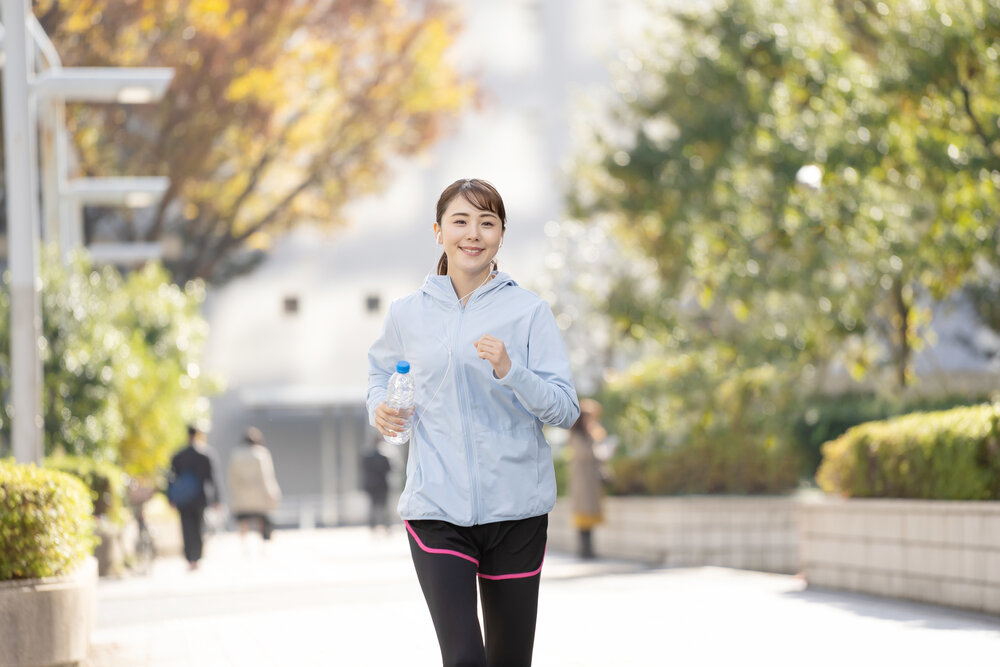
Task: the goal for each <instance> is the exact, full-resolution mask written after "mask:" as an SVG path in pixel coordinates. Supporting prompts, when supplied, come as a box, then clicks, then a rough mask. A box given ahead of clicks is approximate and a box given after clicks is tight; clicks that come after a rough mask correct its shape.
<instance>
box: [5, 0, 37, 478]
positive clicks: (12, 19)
mask: <svg viewBox="0 0 1000 667" xmlns="http://www.w3.org/2000/svg"><path fill="white" fill-rule="evenodd" d="M0 1H2V4H0V8H2V10H3V13H2V20H3V23H4V28H5V29H6V34H5V35H4V42H3V46H4V55H5V61H4V66H3V93H4V94H3V120H4V124H3V125H4V166H5V174H6V183H5V186H6V197H7V234H8V237H9V243H8V246H7V247H8V250H7V258H8V264H9V266H10V283H11V285H10V287H11V293H10V301H11V312H10V318H11V321H10V332H11V334H10V363H11V368H10V375H11V403H12V407H13V415H12V424H11V442H12V444H13V453H14V458H15V459H16V460H18V461H22V462H29V461H35V462H39V461H41V458H42V416H41V413H42V410H41V397H42V391H41V377H42V373H41V359H40V356H39V349H38V343H39V337H40V333H41V317H40V304H41V298H40V293H39V283H40V280H39V275H38V265H39V259H38V256H39V249H38V217H37V215H38V208H37V202H36V193H37V190H36V189H35V188H36V185H37V175H36V172H37V167H38V164H37V160H36V159H35V155H36V153H35V134H36V124H35V119H34V113H35V109H34V104H33V100H32V99H31V95H30V90H29V87H28V77H29V73H30V72H31V71H32V69H31V63H32V53H33V51H34V49H33V48H32V49H29V48H28V41H27V36H26V30H25V22H26V20H27V18H28V14H29V8H28V0H0Z"/></svg>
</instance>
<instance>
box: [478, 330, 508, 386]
mask: <svg viewBox="0 0 1000 667" xmlns="http://www.w3.org/2000/svg"><path fill="white" fill-rule="evenodd" d="M473 345H475V346H476V351H477V352H479V358H480V359H485V360H486V361H488V362H490V364H491V365H492V366H493V372H494V373H496V376H497V377H498V378H502V377H503V376H505V375H507V373H508V372H509V371H510V357H508V356H507V346H506V345H504V344H503V341H502V340H499V339H497V338H494V337H493V336H491V335H489V334H486V335H485V336H483V337H482V338H480V339H479V340H477V341H476V342H475V343H473Z"/></svg>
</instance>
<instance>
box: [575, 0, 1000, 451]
mask: <svg viewBox="0 0 1000 667" xmlns="http://www.w3.org/2000/svg"><path fill="white" fill-rule="evenodd" d="M673 19H674V20H672V21H669V22H666V23H664V25H668V26H669V27H668V28H665V29H664V32H663V33H661V34H652V35H651V39H650V40H649V41H648V43H646V44H645V45H641V46H639V47H637V49H636V51H635V52H634V53H629V54H625V55H624V57H623V58H624V62H623V65H624V66H625V67H624V68H623V69H625V70H626V72H625V74H624V75H623V76H622V77H620V81H619V83H618V86H617V90H618V91H619V92H620V93H621V99H620V101H619V103H618V104H617V106H616V107H615V109H614V117H613V119H612V120H611V122H609V123H607V128H606V130H605V131H602V132H600V133H599V134H598V136H596V137H595V139H594V142H593V144H592V145H591V146H588V147H586V148H585V149H584V150H583V151H582V152H581V156H580V160H579V163H578V169H577V172H576V178H575V179H574V180H573V182H574V190H573V192H572V193H571V196H570V202H571V206H572V209H573V212H574V214H575V215H576V216H577V217H580V218H583V219H591V218H594V217H607V218H610V219H611V220H612V221H613V224H614V226H615V230H616V233H617V234H618V236H619V237H620V238H621V239H622V240H623V242H624V243H626V244H627V245H628V246H629V247H631V248H632V249H634V250H635V251H637V252H639V253H641V254H643V255H645V256H646V257H648V258H650V259H652V260H653V261H654V264H655V267H656V269H655V277H656V279H657V281H658V290H657V295H658V298H656V299H652V300H650V299H648V298H646V297H636V296H634V292H633V291H631V290H627V289H626V290H618V291H617V292H616V298H615V299H614V300H612V301H609V304H608V307H609V312H610V313H611V315H612V317H613V318H616V320H617V321H618V322H619V323H620V325H621V328H622V330H623V331H625V332H626V333H628V334H629V335H630V336H631V337H632V338H633V339H637V340H646V341H650V340H651V341H653V342H654V343H655V348H656V350H655V351H653V352H652V353H650V352H648V350H649V345H647V346H646V352H645V353H644V356H646V355H649V356H651V359H647V360H646V361H645V362H643V365H640V366H637V367H636V368H635V369H633V371H632V372H630V373H628V374H626V375H625V376H623V377H622V378H620V379H619V380H618V381H617V382H616V383H612V385H611V386H610V391H611V392H612V394H613V393H614V392H616V391H618V392H621V391H626V390H631V391H635V390H636V389H637V387H645V386H647V385H648V384H649V383H655V382H657V381H658V379H657V377H656V373H653V374H650V373H648V372H646V371H645V370H643V369H644V368H646V369H648V368H649V367H650V366H656V365H658V364H660V365H662V364H668V363H669V364H672V365H676V366H678V367H680V368H684V367H689V368H690V369H692V371H691V372H690V373H688V372H686V371H683V370H682V371H681V372H682V376H683V377H688V378H689V382H681V383H680V384H679V385H678V386H677V387H676V388H664V389H663V391H662V392H655V391H654V392H651V394H652V395H651V396H649V397H648V398H647V403H648V405H647V408H648V409H647V410H645V413H646V415H647V416H646V417H645V418H640V419H638V420H635V419H633V420H632V422H631V423H632V424H633V427H634V428H635V429H637V431H638V432H640V433H652V432H654V431H660V430H662V429H677V419H678V418H676V417H675V416H674V415H677V414H679V413H678V412H677V411H678V410H681V411H684V414H685V415H694V418H696V419H707V420H710V421H712V422H719V420H720V413H724V412H725V411H726V410H728V409H730V406H727V404H726V403H725V402H723V401H720V396H719V392H720V391H721V388H722V387H724V386H726V385H727V384H731V383H735V385H736V386H741V385H742V380H741V378H745V377H747V376H748V374H749V377H761V376H767V377H769V378H770V380H769V381H771V382H774V383H776V385H777V386H780V387H782V388H783V390H784V392H785V394H786V395H787V396H791V397H792V398H794V397H795V396H796V395H797V394H800V393H802V391H803V388H808V387H813V386H816V385H817V384H819V383H820V382H821V380H822V377H823V373H824V372H825V370H826V369H828V368H829V367H830V366H831V365H832V364H840V365H843V366H844V367H846V368H847V369H848V370H849V371H850V372H851V373H852V374H853V375H855V376H856V377H859V378H860V377H862V376H864V375H865V374H866V373H870V372H871V371H873V370H875V369H880V368H883V367H889V368H891V369H892V372H893V375H894V377H895V379H896V383H897V386H905V385H907V384H908V383H910V382H911V379H912V378H911V375H912V368H911V366H912V354H913V351H914V350H915V349H918V348H919V346H920V345H922V344H923V341H924V339H925V335H926V327H927V325H928V324H929V321H930V309H929V308H927V307H926V305H924V304H926V303H927V299H928V298H933V299H941V298H944V297H946V296H947V295H949V294H950V293H952V292H953V291H954V290H955V289H957V288H959V287H961V286H962V285H963V284H964V283H965V282H967V281H968V280H970V278H971V277H972V276H973V275H974V269H975V266H976V265H977V263H978V264H986V265H990V266H995V265H997V264H998V261H997V256H998V243H1000V230H998V227H997V225H996V224H995V220H996V216H997V213H998V207H1000V205H998V201H997V195H996V187H997V185H1000V160H998V157H1000V126H998V124H997V123H998V118H1000V104H998V100H1000V98H997V96H996V95H995V91H996V90H998V89H1000V88H998V86H997V83H998V78H1000V63H998V55H1000V53H998V52H1000V41H998V39H1000V2H997V0H990V1H974V2H966V1H960V0H953V1H948V0H943V1H942V2H935V3H933V6H931V5H929V4H928V3H927V2H924V1H923V0H901V1H900V2H893V3H882V2H868V1H866V0H862V1H860V2H853V1H852V2H846V1H845V2H840V1H834V0H805V1H801V0H800V1H797V2H787V1H786V2H771V1H767V2H765V1H763V0H731V1H730V2H727V3H721V4H720V5H718V6H717V7H715V8H713V9H711V10H709V11H704V12H688V13H679V14H676V15H674V16H673ZM656 24H657V25H659V22H657V23H656ZM657 357H665V358H666V359H669V360H671V361H669V362H668V361H655V359H656V358H657ZM702 386H704V387H707V388H708V391H707V392H702V391H701V390H700V389H698V388H699V387H702ZM699 395H703V398H701V399H699V398H697V397H698V396H699ZM611 400H612V401H613V400H614V397H613V396H612V398H611ZM789 404H791V403H790V401H789V399H787V398H785V397H784V396H775V397H774V400H773V401H767V402H765V404H764V408H765V411H764V412H765V415H766V414H768V413H770V414H772V415H775V416H776V418H775V419H773V420H771V422H770V423H766V424H760V425H759V427H754V426H751V427H749V428H750V430H749V431H748V433H749V434H753V433H759V436H760V437H759V438H757V440H760V441H762V442H763V441H767V439H768V438H771V437H777V438H778V440H779V441H782V439H783V438H785V437H787V425H786V424H783V423H782V422H787V421H788V420H787V418H782V417H781V415H780V412H781V410H782V406H783V405H789ZM653 415H656V418H655V419H654V418H653ZM684 419H688V417H687V416H685V417H684ZM664 421H666V422H668V423H663V422H664ZM626 422H628V419H626ZM677 430H678V432H680V433H682V434H684V435H685V436H686V435H687V434H688V433H689V432H690V431H689V429H687V428H680V429H677ZM647 440H648V441H649V442H652V441H653V440H655V437H653V436H649V437H648V438H647ZM750 440H751V441H753V440H754V437H752V436H751V437H750Z"/></svg>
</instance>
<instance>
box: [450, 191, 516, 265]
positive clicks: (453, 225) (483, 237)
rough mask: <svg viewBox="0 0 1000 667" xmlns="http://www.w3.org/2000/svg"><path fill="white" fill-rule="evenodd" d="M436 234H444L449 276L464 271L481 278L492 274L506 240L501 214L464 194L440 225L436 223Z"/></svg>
mask: <svg viewBox="0 0 1000 667" xmlns="http://www.w3.org/2000/svg"><path fill="white" fill-rule="evenodd" d="M434 232H435V234H440V235H441V236H440V239H439V241H440V242H441V243H443V244H444V252H445V254H446V255H447V256H448V273H449V274H454V273H456V272H459V271H460V272H462V273H465V274H468V275H470V276H477V275H481V274H482V273H483V272H485V271H488V270H489V267H490V263H491V262H492V261H493V258H494V257H496V254H497V251H498V250H499V249H500V242H501V241H502V240H503V226H502V225H501V223H500V218H499V217H497V214H496V213H493V212H492V211H484V210H481V209H478V208H476V207H475V206H473V205H472V204H471V203H470V202H469V200H468V199H466V198H465V197H463V196H461V195H459V196H457V197H455V198H454V199H452V200H451V203H450V204H448V208H447V209H446V210H445V212H444V215H443V216H441V222H440V224H438V223H435V224H434Z"/></svg>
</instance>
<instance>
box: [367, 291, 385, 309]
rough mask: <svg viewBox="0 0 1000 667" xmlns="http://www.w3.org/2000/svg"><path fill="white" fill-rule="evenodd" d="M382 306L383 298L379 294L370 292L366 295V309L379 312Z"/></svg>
mask: <svg viewBox="0 0 1000 667" xmlns="http://www.w3.org/2000/svg"><path fill="white" fill-rule="evenodd" d="M381 307H382V298H381V297H380V296H379V295H378V294H369V295H368V296H367V297H365V310H367V311H368V312H369V313H377V312H378V311H379V308H381Z"/></svg>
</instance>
